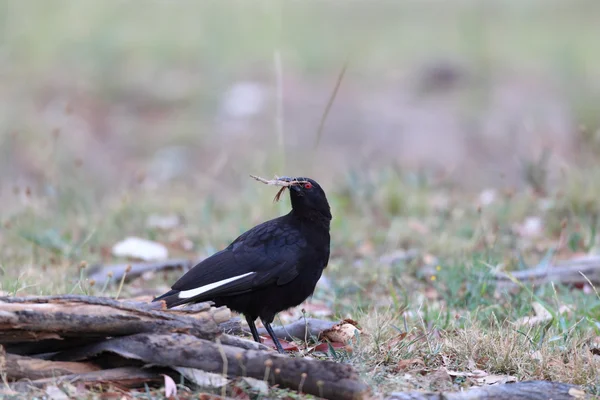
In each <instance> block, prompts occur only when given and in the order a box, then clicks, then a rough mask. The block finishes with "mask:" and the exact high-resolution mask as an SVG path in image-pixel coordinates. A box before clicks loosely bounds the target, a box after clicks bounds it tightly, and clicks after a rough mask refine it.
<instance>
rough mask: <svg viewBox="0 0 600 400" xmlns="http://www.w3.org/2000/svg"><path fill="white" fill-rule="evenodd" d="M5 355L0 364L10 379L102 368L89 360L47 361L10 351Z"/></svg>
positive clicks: (40, 376) (77, 372)
mask: <svg viewBox="0 0 600 400" xmlns="http://www.w3.org/2000/svg"><path fill="white" fill-rule="evenodd" d="M3 356H4V361H5V362H4V364H3V365H0V367H1V368H0V372H1V373H3V374H6V378H7V379H8V380H9V381H12V380H19V379H23V378H26V379H32V380H35V379H43V378H52V377H56V376H61V375H69V374H82V373H87V372H93V371H98V370H100V367H98V366H97V365H94V364H92V363H88V362H64V361H47V360H40V359H37V358H31V357H22V356H18V355H16V354H10V353H4V355H3ZM0 357H1V356H0Z"/></svg>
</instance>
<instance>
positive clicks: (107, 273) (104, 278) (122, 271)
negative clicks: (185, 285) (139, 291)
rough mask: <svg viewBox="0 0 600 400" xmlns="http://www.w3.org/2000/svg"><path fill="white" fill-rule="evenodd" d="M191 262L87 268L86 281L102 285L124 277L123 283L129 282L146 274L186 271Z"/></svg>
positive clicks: (163, 262) (180, 260) (146, 263)
mask: <svg viewBox="0 0 600 400" xmlns="http://www.w3.org/2000/svg"><path fill="white" fill-rule="evenodd" d="M192 263H193V261H190V260H185V259H173V260H164V261H156V262H142V263H130V264H114V265H100V264H97V265H93V266H91V267H90V268H88V274H87V276H88V279H90V280H94V281H95V282H96V285H104V284H106V283H107V282H109V283H116V282H120V281H121V279H123V276H125V282H129V281H131V280H132V279H135V278H137V277H139V276H141V275H143V274H145V273H146V272H150V271H154V272H157V271H167V270H176V269H181V270H184V271H187V270H188V269H189V268H191V267H192Z"/></svg>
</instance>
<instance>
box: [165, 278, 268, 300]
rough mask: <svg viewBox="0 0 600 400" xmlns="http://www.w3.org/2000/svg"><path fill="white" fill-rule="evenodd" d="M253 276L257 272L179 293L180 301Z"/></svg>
mask: <svg viewBox="0 0 600 400" xmlns="http://www.w3.org/2000/svg"><path fill="white" fill-rule="evenodd" d="M252 274H256V272H248V273H246V274H243V275H238V276H234V277H232V278H227V279H223V280H222V281H218V282H213V283H210V284H208V285H204V286H200V287H199V288H196V289H190V290H184V291H181V292H179V294H178V295H177V297H179V298H180V299H189V298H190V297H195V296H198V295H199V294H202V293H206V292H208V291H209V290H213V289H216V288H218V287H219V286H223V285H226V284H228V283H229V282H233V281H237V280H238V279H242V278H244V277H246V276H248V275H252Z"/></svg>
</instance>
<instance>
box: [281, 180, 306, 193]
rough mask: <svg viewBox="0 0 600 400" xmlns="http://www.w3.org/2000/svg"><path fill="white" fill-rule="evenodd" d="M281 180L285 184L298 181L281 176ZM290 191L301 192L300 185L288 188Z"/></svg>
mask: <svg viewBox="0 0 600 400" xmlns="http://www.w3.org/2000/svg"><path fill="white" fill-rule="evenodd" d="M279 180H280V181H285V182H293V181H295V180H296V178H290V177H289V176H280V177H279ZM288 189H290V190H294V192H299V191H300V190H301V188H300V185H290V186H288Z"/></svg>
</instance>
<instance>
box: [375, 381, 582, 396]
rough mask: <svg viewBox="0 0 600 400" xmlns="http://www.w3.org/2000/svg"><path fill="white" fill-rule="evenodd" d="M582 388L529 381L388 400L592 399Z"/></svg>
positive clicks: (411, 393) (421, 393)
mask: <svg viewBox="0 0 600 400" xmlns="http://www.w3.org/2000/svg"><path fill="white" fill-rule="evenodd" d="M591 398H593V397H592V396H590V395H586V394H585V393H584V392H583V391H582V390H581V388H579V387H577V386H574V385H569V384H566V383H559V382H546V381H528V382H519V383H506V384H501V385H491V386H482V387H477V388H472V389H469V390H466V391H464V392H448V393H424V392H399V393H392V395H391V396H389V397H388V398H387V399H386V400H512V399H522V400H548V399H552V400H575V399H591Z"/></svg>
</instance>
